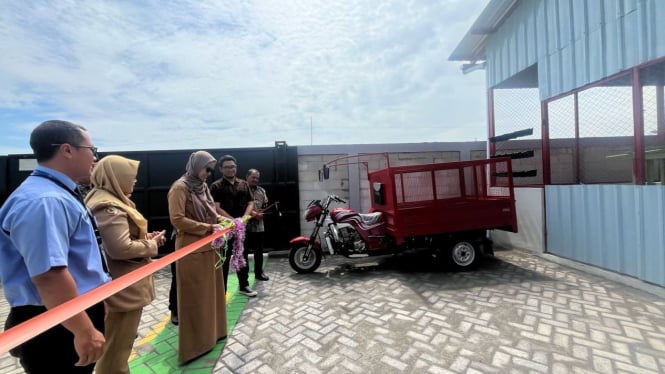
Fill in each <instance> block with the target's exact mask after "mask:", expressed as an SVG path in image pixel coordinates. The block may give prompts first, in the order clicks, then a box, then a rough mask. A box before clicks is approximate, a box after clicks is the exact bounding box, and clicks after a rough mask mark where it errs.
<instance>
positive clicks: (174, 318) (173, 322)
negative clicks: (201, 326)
mask: <svg viewBox="0 0 665 374" xmlns="http://www.w3.org/2000/svg"><path fill="white" fill-rule="evenodd" d="M171 323H172V324H174V325H176V326H178V324H179V323H180V320H179V319H178V316H176V315H173V313H171Z"/></svg>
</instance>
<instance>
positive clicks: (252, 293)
mask: <svg viewBox="0 0 665 374" xmlns="http://www.w3.org/2000/svg"><path fill="white" fill-rule="evenodd" d="M238 292H240V293H241V294H243V295H245V296H249V297H255V296H256V295H258V294H259V293H258V292H256V291H254V290H253V289H251V288H250V287H249V286H245V287H240V290H238Z"/></svg>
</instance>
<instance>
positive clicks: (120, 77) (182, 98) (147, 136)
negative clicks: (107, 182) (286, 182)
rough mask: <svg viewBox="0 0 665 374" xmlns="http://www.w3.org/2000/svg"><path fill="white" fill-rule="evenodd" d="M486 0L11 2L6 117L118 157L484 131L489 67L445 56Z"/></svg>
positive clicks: (1, 44)
mask: <svg viewBox="0 0 665 374" xmlns="http://www.w3.org/2000/svg"><path fill="white" fill-rule="evenodd" d="M486 3H487V0H483V1H463V2H462V1H451V0H449V1H437V2H431V1H428V0H418V1H412V2H403V1H397V0H395V1H388V2H385V1H383V2H356V1H342V0H338V1H306V0H300V1H281V2H280V1H274V2H260V1H256V2H242V3H236V2H219V1H208V2H203V1H191V2H176V3H171V2H159V1H152V2H141V3H134V2H85V3H80V2H66V1H58V2H50V1H20V2H19V1H10V2H8V3H7V4H6V5H5V7H6V8H7V9H5V11H3V13H2V14H1V15H0V24H2V26H0V48H1V49H2V50H3V55H2V56H0V59H1V60H0V62H1V63H0V80H1V81H2V82H3V86H4V88H5V89H4V90H2V92H0V120H2V122H3V123H2V126H3V127H12V128H13V129H14V131H18V130H17V129H18V127H19V126H25V124H26V123H32V125H31V126H34V125H36V124H37V123H39V122H41V121H42V120H45V119H50V118H52V117H51V116H55V115H57V116H58V117H59V118H61V119H68V120H72V121H75V122H76V121H78V122H80V123H82V124H84V125H85V126H86V127H88V129H89V130H90V132H91V134H92V136H93V139H94V141H95V142H96V143H97V144H99V145H100V146H101V147H103V149H104V150H109V151H112V150H118V151H119V150H133V149H141V150H143V149H170V148H180V149H182V148H212V147H215V148H217V147H253V146H271V145H272V144H273V142H274V141H275V140H285V141H287V143H288V144H290V145H298V144H310V141H312V140H311V139H313V143H314V144H336V143H401V142H430V141H463V140H476V139H482V138H484V137H485V130H484V126H485V125H484V123H485V110H484V108H485V101H484V100H485V99H484V98H485V95H484V90H485V88H484V75H483V74H482V73H474V74H471V75H469V76H463V75H462V74H461V73H460V71H459V65H458V64H455V63H450V62H448V61H447V57H448V55H449V54H450V52H451V51H452V49H453V48H454V47H455V45H456V44H457V43H458V42H459V40H460V39H461V38H462V36H463V35H464V33H465V32H466V30H467V29H468V28H469V26H470V25H471V23H472V22H473V20H475V18H476V17H477V15H478V14H479V13H480V11H481V10H482V7H483V6H484V5H485V4H486ZM31 121H34V122H31ZM310 122H311V124H312V126H311V129H312V130H311V131H310ZM22 131H24V133H25V137H26V138H27V136H28V133H29V130H22ZM478 131H482V134H478ZM448 137H450V138H448ZM25 143H26V144H27V141H26V142H25ZM9 149H10V148H9V147H8V145H6V144H3V142H0V153H12V152H14V151H15V149H14V148H11V151H8V150H9ZM22 152H29V148H27V147H26V148H25V149H23V151H22Z"/></svg>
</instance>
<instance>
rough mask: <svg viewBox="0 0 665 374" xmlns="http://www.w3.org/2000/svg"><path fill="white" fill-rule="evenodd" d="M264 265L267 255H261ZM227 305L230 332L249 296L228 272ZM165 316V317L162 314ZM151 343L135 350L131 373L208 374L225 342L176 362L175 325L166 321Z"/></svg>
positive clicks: (252, 282)
mask: <svg viewBox="0 0 665 374" xmlns="http://www.w3.org/2000/svg"><path fill="white" fill-rule="evenodd" d="M249 262H250V271H249V274H250V275H249V284H250V286H253V285H254V271H253V269H254V264H253V261H249ZM263 262H264V266H265V263H266V262H267V258H264V261H263ZM227 290H228V293H229V295H227V305H226V315H227V317H226V320H227V331H228V335H229V336H230V335H231V332H232V331H233V328H234V327H235V325H236V322H238V318H239V317H240V313H242V310H243V308H244V307H245V304H246V303H247V299H248V297H247V296H245V295H243V294H240V293H238V292H237V290H238V277H237V276H236V275H235V274H229V279H228V285H227ZM165 318H166V317H165ZM148 344H149V345H150V347H149V348H151V349H150V351H149V352H147V353H144V354H142V353H141V352H140V351H145V349H139V350H137V353H138V356H137V357H135V358H134V359H133V360H131V361H130V362H129V370H130V372H131V373H132V374H155V373H159V374H162V373H188V374H193V373H196V374H203V373H206V374H209V373H211V372H212V370H213V368H214V367H215V365H216V364H217V361H218V359H219V356H220V355H221V353H222V350H223V349H224V346H225V345H226V339H224V340H221V341H220V342H219V343H217V345H216V346H215V348H213V349H212V351H210V352H208V353H207V354H205V355H204V356H201V357H200V358H198V359H196V360H194V361H192V362H190V363H189V364H187V365H179V364H178V326H175V325H173V324H172V323H170V322H168V323H167V324H166V326H165V327H164V329H163V330H162V331H160V332H159V333H158V334H157V335H156V336H155V337H154V339H152V340H151V341H150V342H148V343H146V344H144V345H143V346H142V348H145V347H144V346H145V345H148Z"/></svg>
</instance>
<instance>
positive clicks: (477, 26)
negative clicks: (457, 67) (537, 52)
mask: <svg viewBox="0 0 665 374" xmlns="http://www.w3.org/2000/svg"><path fill="white" fill-rule="evenodd" d="M518 2H519V0H491V1H490V2H489V4H487V6H486V7H485V9H483V11H482V12H481V13H480V15H479V16H478V19H476V21H475V22H474V23H473V25H472V26H471V28H470V29H469V31H467V33H466V35H464V37H463V38H462V41H460V42H459V44H458V45H457V47H455V50H453V53H452V54H451V55H450V57H448V60H449V61H472V62H475V61H479V60H485V59H486V56H485V45H486V42H487V38H488V37H489V36H490V35H492V34H494V33H495V32H496V30H498V29H499V27H500V26H501V24H503V22H504V21H505V20H506V18H508V16H509V15H510V14H511V13H512V11H513V9H515V6H516V5H517V3H518Z"/></svg>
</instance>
